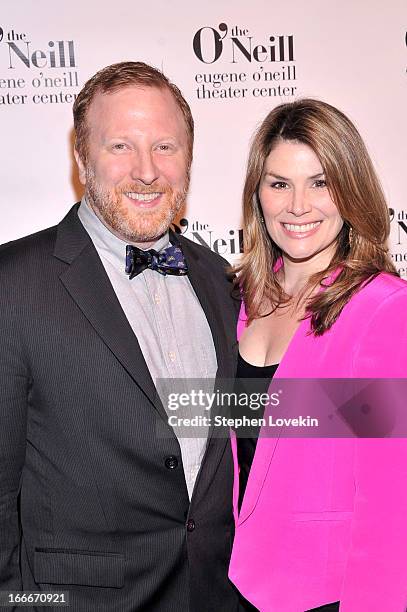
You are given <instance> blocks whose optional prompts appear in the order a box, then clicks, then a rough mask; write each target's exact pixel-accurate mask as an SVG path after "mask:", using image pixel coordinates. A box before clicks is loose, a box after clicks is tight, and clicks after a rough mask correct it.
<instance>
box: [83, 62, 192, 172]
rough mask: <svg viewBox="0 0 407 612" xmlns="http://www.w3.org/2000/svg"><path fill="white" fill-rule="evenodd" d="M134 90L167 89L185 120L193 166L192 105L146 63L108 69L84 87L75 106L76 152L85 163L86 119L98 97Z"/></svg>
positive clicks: (103, 70)
mask: <svg viewBox="0 0 407 612" xmlns="http://www.w3.org/2000/svg"><path fill="white" fill-rule="evenodd" d="M132 86H136V87H156V88H158V89H168V90H169V91H170V93H172V95H173V96H174V100H175V102H176V104H177V105H178V108H179V109H180V111H181V112H182V115H183V117H184V121H185V127H186V131H187V137H188V163H189V164H190V163H191V161H192V149H193V143H194V120H193V118H192V113H191V109H190V107H189V104H188V102H187V101H186V100H185V98H184V96H183V95H182V93H181V91H180V90H179V88H178V87H177V86H176V85H174V83H171V81H170V80H169V79H168V78H167V77H166V76H165V75H164V74H163V73H162V72H161V71H160V70H158V69H157V68H153V67H152V66H149V65H148V64H145V63H144V62H120V63H118V64H111V65H110V66H106V68H102V70H99V72H97V73H96V74H95V75H94V76H93V77H91V78H90V79H89V80H88V81H87V82H86V83H85V85H84V86H83V87H82V89H81V91H80V92H79V94H78V97H77V98H76V100H75V102H74V105H73V118H74V127H75V132H76V141H75V148H76V150H77V151H78V154H79V156H80V158H81V159H82V160H83V161H86V159H87V155H88V137H89V127H88V123H87V117H86V115H87V111H88V109H89V107H90V105H91V104H92V101H93V99H94V97H95V96H96V94H98V93H112V92H114V91H118V90H120V89H124V88H126V87H132Z"/></svg>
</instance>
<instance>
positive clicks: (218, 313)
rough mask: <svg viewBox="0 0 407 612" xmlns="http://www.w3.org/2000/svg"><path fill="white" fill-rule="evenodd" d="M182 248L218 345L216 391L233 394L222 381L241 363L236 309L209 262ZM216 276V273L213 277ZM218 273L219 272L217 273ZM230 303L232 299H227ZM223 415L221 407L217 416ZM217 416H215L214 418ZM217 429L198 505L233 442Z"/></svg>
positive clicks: (205, 460) (203, 469) (198, 487)
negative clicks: (220, 289) (217, 283)
mask: <svg viewBox="0 0 407 612" xmlns="http://www.w3.org/2000/svg"><path fill="white" fill-rule="evenodd" d="M177 239H178V240H179V241H180V244H181V246H182V250H183V252H184V255H185V258H186V260H187V263H188V269H189V273H188V276H189V279H190V281H191V285H192V287H193V289H194V291H195V293H196V295H197V297H198V300H199V302H200V304H201V306H202V309H203V311H204V313H205V316H206V318H207V321H208V324H209V327H210V329H211V333H212V338H213V342H214V345H215V351H216V358H217V362H218V369H217V374H216V380H215V389H217V388H219V389H221V390H226V391H231V389H229V388H228V389H225V387H224V383H223V381H222V379H225V378H226V379H229V380H230V379H232V378H234V376H235V373H236V361H237V342H236V332H235V330H236V320H235V319H236V318H237V317H233V309H232V308H231V305H230V303H224V302H223V301H222V297H220V294H219V293H218V291H216V290H215V289H214V285H213V284H212V283H213V280H214V279H213V277H212V270H211V266H210V264H208V262H206V263H205V262H203V261H202V258H201V257H199V256H198V255H197V254H196V252H195V251H194V250H193V249H191V246H190V243H189V242H188V241H186V240H182V238H179V237H177ZM215 273H216V272H215V271H213V274H215ZM217 273H218V271H217ZM226 298H227V300H229V296H227V295H226ZM221 413H222V407H219V409H218V412H217V414H221ZM213 416H214V414H212V417H213ZM214 432H215V429H214V427H213V425H212V427H211V429H210V431H209V436H208V444H207V448H206V453H205V456H204V458H203V461H202V463H201V469H200V471H199V474H198V477H197V480H196V483H195V488H194V494H193V499H194V502H196V501H197V500H198V499H199V498H200V497H202V496H205V495H206V493H207V489H208V488H209V486H210V483H211V481H212V478H213V476H214V474H215V472H216V470H217V467H218V465H219V462H220V460H221V458H222V456H223V454H224V453H225V451H226V446H227V443H228V442H229V432H228V431H224V433H223V436H222V438H216V437H215V436H214Z"/></svg>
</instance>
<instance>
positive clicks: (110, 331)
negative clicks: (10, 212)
mask: <svg viewBox="0 0 407 612" xmlns="http://www.w3.org/2000/svg"><path fill="white" fill-rule="evenodd" d="M54 256H55V257H57V258H58V259H61V260H63V261H65V262H66V263H68V264H69V266H68V267H67V268H66V270H65V271H64V272H63V273H62V274H61V276H60V280H61V282H62V283H63V284H64V286H65V288H66V290H67V291H68V292H69V294H70V295H71V297H72V299H73V300H74V301H75V302H76V304H77V305H78V307H79V308H80V309H81V311H82V312H83V314H84V316H85V317H86V318H87V319H88V321H89V322H90V324H91V325H92V327H93V328H94V330H95V331H96V333H97V334H98V335H99V336H100V338H101V339H102V340H103V342H104V343H105V344H106V346H107V347H108V348H109V349H110V350H111V352H112V353H113V354H114V355H115V357H116V358H117V360H118V361H119V362H120V363H121V365H122V366H123V367H124V368H125V370H126V371H127V372H128V374H129V375H130V376H131V377H132V378H133V380H134V381H135V382H136V384H137V385H138V386H139V387H140V389H141V390H142V391H143V392H144V394H145V395H146V397H147V398H148V399H149V400H150V402H151V403H152V404H153V405H154V407H155V408H156V410H157V411H158V412H159V413H160V415H161V416H162V417H163V418H164V419H165V420H167V415H166V413H165V410H164V408H163V406H162V404H161V402H160V400H159V399H158V396H157V393H156V389H155V386H154V383H153V380H152V378H151V375H150V372H149V370H148V368H147V364H146V362H145V360H144V357H143V354H142V352H141V349H140V346H139V343H138V341H137V338H136V336H135V335H134V332H133V330H132V328H131V326H130V324H129V322H128V320H127V318H126V315H125V314H124V312H123V309H122V307H121V305H120V302H119V300H118V299H117V297H116V294H115V292H114V290H113V287H112V285H111V283H110V280H109V278H108V276H107V274H106V272H105V269H104V267H103V264H102V262H101V261H100V258H99V256H98V254H97V251H96V249H95V247H94V246H93V243H92V242H91V240H90V238H89V236H88V234H87V232H86V231H85V229H84V228H83V226H82V224H81V222H80V221H79V219H78V216H77V206H75V207H74V208H73V209H71V211H70V212H69V213H68V215H67V216H66V217H65V219H64V220H63V221H62V222H61V223H60V225H59V226H58V234H57V240H56V245H55V251H54Z"/></svg>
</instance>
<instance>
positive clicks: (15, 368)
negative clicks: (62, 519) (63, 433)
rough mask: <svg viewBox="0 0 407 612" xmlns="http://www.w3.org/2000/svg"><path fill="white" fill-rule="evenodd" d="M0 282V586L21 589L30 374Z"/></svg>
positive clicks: (12, 314) (13, 316)
mask: <svg viewBox="0 0 407 612" xmlns="http://www.w3.org/2000/svg"><path fill="white" fill-rule="evenodd" d="M4 293H5V292H4V287H2V284H0V589H3V590H8V589H10V590H21V588H22V582H21V572H20V568H19V557H20V554H19V553H20V551H19V547H20V525H19V512H18V496H19V491H20V484H21V477H22V470H23V464H24V457H25V445H26V423H27V416H26V415H27V395H28V387H29V376H28V372H27V368H26V366H25V364H24V359H23V350H22V344H21V341H20V338H19V329H18V326H17V324H16V321H15V315H14V313H13V308H12V307H11V306H10V304H8V303H7V302H6V301H5V297H4Z"/></svg>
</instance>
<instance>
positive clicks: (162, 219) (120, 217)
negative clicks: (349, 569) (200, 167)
mask: <svg viewBox="0 0 407 612" xmlns="http://www.w3.org/2000/svg"><path fill="white" fill-rule="evenodd" d="M188 184H189V175H188V174H187V175H186V177H185V186H184V188H183V189H182V190H181V191H175V190H174V189H173V188H172V187H169V186H168V185H160V184H159V183H154V185H151V186H148V187H145V186H144V187H142V186H140V185H139V184H137V183H128V184H126V185H121V186H120V187H116V188H115V189H114V190H113V191H110V190H108V189H104V188H103V187H102V186H101V185H100V183H98V182H97V181H96V179H95V175H94V172H93V169H92V168H90V167H89V166H88V167H87V169H86V193H85V196H86V199H87V202H88V204H89V205H90V206H91V207H92V208H93V210H94V211H95V213H96V214H97V216H98V217H99V218H100V219H101V221H103V222H104V224H105V225H106V226H107V227H109V228H110V229H112V230H113V231H114V233H116V234H118V235H119V236H120V237H122V238H123V239H124V240H128V241H129V242H136V243H137V242H151V241H155V240H157V239H158V238H159V237H160V236H162V235H163V234H165V232H166V231H167V230H168V228H169V227H170V225H171V223H172V222H173V220H174V218H175V217H176V215H177V213H178V212H179V211H180V210H181V208H182V206H183V204H184V202H185V199H186V195H187V191H188ZM130 192H136V193H157V192H158V193H161V194H162V195H161V202H160V203H159V204H158V205H157V206H156V207H153V208H143V207H141V206H137V205H136V203H135V205H134V206H132V205H131V202H129V201H126V200H124V199H123V194H124V193H130Z"/></svg>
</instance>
